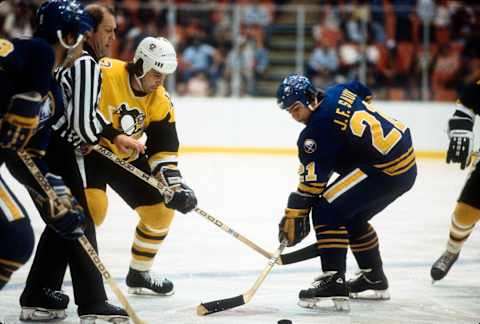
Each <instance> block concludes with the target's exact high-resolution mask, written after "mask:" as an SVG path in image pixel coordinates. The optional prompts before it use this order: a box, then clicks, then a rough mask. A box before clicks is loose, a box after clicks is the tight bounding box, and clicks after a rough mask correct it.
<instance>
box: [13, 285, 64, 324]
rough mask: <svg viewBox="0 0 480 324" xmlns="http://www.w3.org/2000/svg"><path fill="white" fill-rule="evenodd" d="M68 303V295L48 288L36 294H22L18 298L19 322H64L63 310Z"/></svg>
mask: <svg viewBox="0 0 480 324" xmlns="http://www.w3.org/2000/svg"><path fill="white" fill-rule="evenodd" d="M68 302H69V298H68V295H65V294H64V293H62V292H61V291H55V290H52V289H49V288H44V289H43V290H41V292H39V293H36V294H34V293H28V292H27V293H26V292H23V293H22V295H21V296H20V305H21V307H22V310H21V312H20V320H21V321H25V322H42V323H45V322H51V321H61V320H64V319H65V318H67V314H66V313H65V309H67V307H68Z"/></svg>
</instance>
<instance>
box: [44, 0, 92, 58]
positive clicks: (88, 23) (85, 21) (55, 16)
mask: <svg viewBox="0 0 480 324" xmlns="http://www.w3.org/2000/svg"><path fill="white" fill-rule="evenodd" d="M92 27H93V20H92V18H91V17H90V15H89V14H88V13H87V12H86V11H85V9H84V8H83V6H82V5H81V4H80V3H79V2H77V1H76V0H48V1H45V2H44V3H42V5H41V6H40V8H38V10H37V15H36V28H37V29H36V31H35V36H37V37H41V38H43V39H45V40H46V41H48V42H49V43H51V44H55V43H56V42H57V41H59V42H60V43H61V44H62V45H63V47H65V48H68V49H71V48H74V47H76V46H77V45H78V44H79V43H80V42H81V40H82V39H83V34H85V32H87V31H89V30H90V29H92ZM67 34H73V35H74V36H75V38H76V40H75V44H73V45H68V44H66V43H65V41H64V40H63V37H64V36H66V35H67Z"/></svg>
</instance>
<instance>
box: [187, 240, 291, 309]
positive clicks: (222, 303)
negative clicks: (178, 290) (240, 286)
mask: <svg viewBox="0 0 480 324" xmlns="http://www.w3.org/2000/svg"><path fill="white" fill-rule="evenodd" d="M287 243H288V241H287V240H284V241H283V242H282V243H280V246H279V247H278V249H277V250H276V251H275V253H274V254H273V256H272V257H271V258H270V260H269V261H268V264H267V266H266V267H265V268H264V269H263V271H262V273H261V274H260V275H259V276H258V278H257V280H255V283H254V284H253V286H252V288H250V289H249V290H248V291H247V292H245V293H244V294H242V295H239V296H235V297H232V298H225V299H219V300H215V301H212V302H208V303H201V304H200V305H198V306H197V315H200V316H203V315H209V314H213V313H217V312H221V311H224V310H227V309H231V308H234V307H238V306H242V305H245V304H246V303H248V302H249V301H250V300H251V299H252V298H253V296H254V295H255V293H256V292H257V290H258V288H259V287H260V285H261V284H262V283H263V281H264V280H265V278H266V277H267V276H268V274H269V273H270V271H272V268H273V266H274V265H275V264H276V263H277V261H278V260H279V259H280V254H281V253H282V251H283V250H284V249H285V247H286V246H287Z"/></svg>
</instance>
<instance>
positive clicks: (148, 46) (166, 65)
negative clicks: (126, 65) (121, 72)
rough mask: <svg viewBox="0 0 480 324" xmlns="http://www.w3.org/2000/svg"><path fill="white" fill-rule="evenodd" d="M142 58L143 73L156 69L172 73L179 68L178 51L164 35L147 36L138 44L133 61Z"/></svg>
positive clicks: (164, 72)
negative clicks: (156, 36)
mask: <svg viewBox="0 0 480 324" xmlns="http://www.w3.org/2000/svg"><path fill="white" fill-rule="evenodd" d="M139 59H142V62H143V64H142V73H143V74H142V75H141V76H139V78H143V77H144V76H145V74H146V73H147V72H148V71H150V70H151V69H154V70H155V71H157V72H160V73H163V74H172V73H173V72H175V70H176V69H177V53H176V52H175V48H174V47H173V45H172V43H170V42H169V41H168V39H166V38H164V37H158V38H155V37H145V38H144V39H142V41H141V42H140V44H138V46H137V49H136V50H135V56H134V57H133V63H137V61H138V60H139Z"/></svg>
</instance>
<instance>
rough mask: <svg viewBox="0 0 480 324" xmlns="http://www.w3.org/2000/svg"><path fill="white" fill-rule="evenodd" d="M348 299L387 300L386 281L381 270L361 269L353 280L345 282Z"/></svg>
mask: <svg viewBox="0 0 480 324" xmlns="http://www.w3.org/2000/svg"><path fill="white" fill-rule="evenodd" d="M347 286H348V291H349V292H350V298H352V299H373V300H388V299H390V293H389V292H388V280H387V277H386V276H385V274H384V273H383V271H382V270H377V271H372V269H362V270H360V271H359V272H358V273H357V277H356V278H355V279H351V280H349V281H348V282H347Z"/></svg>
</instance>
